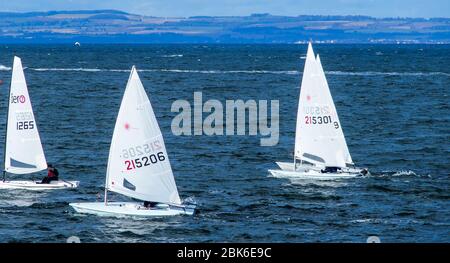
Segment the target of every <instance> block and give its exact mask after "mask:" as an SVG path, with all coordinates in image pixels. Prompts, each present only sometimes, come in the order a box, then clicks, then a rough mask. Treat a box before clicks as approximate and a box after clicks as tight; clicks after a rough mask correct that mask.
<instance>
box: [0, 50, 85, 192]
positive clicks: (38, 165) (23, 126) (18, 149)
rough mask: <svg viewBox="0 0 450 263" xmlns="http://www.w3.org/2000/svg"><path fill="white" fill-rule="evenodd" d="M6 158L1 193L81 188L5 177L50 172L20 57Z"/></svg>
mask: <svg viewBox="0 0 450 263" xmlns="http://www.w3.org/2000/svg"><path fill="white" fill-rule="evenodd" d="M4 158H5V168H4V171H3V180H2V181H0V189H28V190H50V189H62V188H75V187H77V186H78V183H79V182H78V181H70V182H69V181H62V180H58V181H52V182H51V183H49V184H40V181H33V180H24V181H7V180H6V173H10V174H30V173H35V172H39V171H42V170H45V169H47V161H46V160H45V155H44V150H43V149H42V144H41V139H40V137H39V132H38V128H37V125H36V120H35V118H34V114H33V109H32V107H31V101H30V96H29V95H28V88H27V84H26V82H25V75H24V73H23V68H22V62H21V60H20V58H19V57H14V65H13V71H12V77H11V86H10V90H9V102H8V116H7V124H6V135H5V148H4Z"/></svg>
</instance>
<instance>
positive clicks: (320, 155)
mask: <svg viewBox="0 0 450 263" xmlns="http://www.w3.org/2000/svg"><path fill="white" fill-rule="evenodd" d="M276 163H277V165H278V166H279V168H280V170H269V172H270V173H271V174H272V175H273V176H276V177H296V178H297V177H298V178H305V179H338V178H351V177H357V176H361V175H366V174H368V171H367V169H362V168H357V167H355V165H354V163H353V161H352V157H351V156H350V152H349V150H348V147H347V143H346V141H345V137H344V133H343V131H342V127H341V123H340V122H339V118H338V115H337V111H336V107H335V105H334V102H333V98H332V97H331V93H330V89H329V87H328V83H327V80H326V77H325V72H324V71H323V68H322V64H321V62H320V58H319V55H317V58H315V57H314V51H313V49H312V45H311V43H309V45H308V52H307V55H306V61H305V68H304V71H303V79H302V84H301V89H300V98H299V104H298V109H297V125H296V132H295V149H294V161H293V162H276Z"/></svg>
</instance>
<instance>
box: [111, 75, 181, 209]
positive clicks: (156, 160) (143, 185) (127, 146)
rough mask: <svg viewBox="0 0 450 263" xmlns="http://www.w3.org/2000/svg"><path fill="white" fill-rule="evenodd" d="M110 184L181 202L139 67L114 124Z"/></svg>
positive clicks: (125, 191) (142, 197) (138, 196)
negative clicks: (139, 73) (138, 71)
mask: <svg viewBox="0 0 450 263" xmlns="http://www.w3.org/2000/svg"><path fill="white" fill-rule="evenodd" d="M106 186H107V189H108V190H110V191H114V192H117V193H120V194H123V195H126V196H130V197H133V198H136V199H139V200H146V201H155V202H162V203H171V204H180V203H181V201H180V197H179V195H178V191H177V186H176V184H175V179H174V177H173V173H172V168H171V166H170V162H169V157H168V155H167V151H166V147H165V145H164V140H163V137H162V134H161V130H160V129H159V125H158V122H157V120H156V116H155V114H154V112H153V108H152V105H151V104H150V101H149V99H148V97H147V94H146V92H145V90H144V87H143V85H142V83H141V80H140V79H139V76H138V73H137V71H136V69H135V67H133V68H132V70H131V73H130V78H129V79H128V83H127V87H126V89H125V94H124V96H123V99H122V103H121V105H120V110H119V114H118V116H117V120H116V126H115V128H114V134H113V137H112V142H111V148H110V152H109V161H108V168H107V175H106Z"/></svg>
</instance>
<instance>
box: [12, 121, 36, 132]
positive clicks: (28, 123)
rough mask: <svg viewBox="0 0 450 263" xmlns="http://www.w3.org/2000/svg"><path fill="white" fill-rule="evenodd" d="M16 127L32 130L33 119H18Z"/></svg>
mask: <svg viewBox="0 0 450 263" xmlns="http://www.w3.org/2000/svg"><path fill="white" fill-rule="evenodd" d="M16 128H17V130H32V129H34V121H18V122H17V123H16Z"/></svg>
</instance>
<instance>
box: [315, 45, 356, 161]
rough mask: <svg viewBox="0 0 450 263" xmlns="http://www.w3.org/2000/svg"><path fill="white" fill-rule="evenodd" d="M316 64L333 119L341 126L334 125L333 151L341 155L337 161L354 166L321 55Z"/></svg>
mask: <svg viewBox="0 0 450 263" xmlns="http://www.w3.org/2000/svg"><path fill="white" fill-rule="evenodd" d="M316 62H317V66H318V70H319V74H320V76H321V79H322V85H323V88H324V89H325V90H326V91H327V96H328V97H329V98H330V102H331V104H330V106H331V112H333V116H332V117H333V118H334V119H335V120H336V122H337V123H338V125H339V126H338V127H337V126H334V124H333V126H334V131H335V132H336V133H335V134H334V144H333V148H332V149H333V150H334V151H336V154H337V155H339V156H337V159H341V158H342V159H343V160H345V163H346V164H351V165H353V160H352V157H351V155H350V151H349V150H348V146H347V142H346V140H345V136H344V132H343V130H342V126H341V122H340V121H339V116H338V114H337V110H336V106H335V105H334V101H333V98H332V96H331V93H330V88H329V86H328V81H327V78H326V77H325V72H324V70H323V67H322V62H321V61H320V56H319V54H317V57H316ZM336 127H337V128H336Z"/></svg>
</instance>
